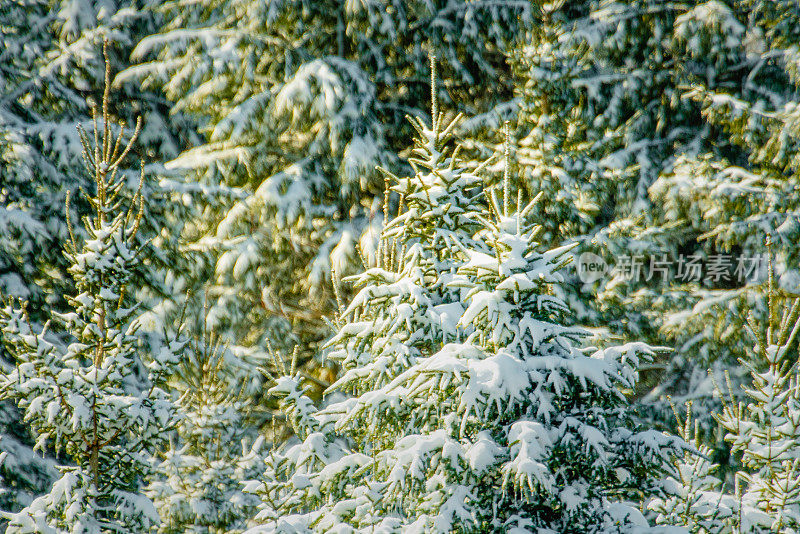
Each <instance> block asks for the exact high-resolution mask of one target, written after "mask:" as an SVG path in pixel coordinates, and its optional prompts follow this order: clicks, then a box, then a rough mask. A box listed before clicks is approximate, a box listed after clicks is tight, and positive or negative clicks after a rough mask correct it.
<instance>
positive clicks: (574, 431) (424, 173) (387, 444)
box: [249, 84, 679, 532]
mask: <svg viewBox="0 0 800 534" xmlns="http://www.w3.org/2000/svg"><path fill="white" fill-rule="evenodd" d="M433 85H434V86H435V84H433ZM434 102H436V100H435V93H434ZM432 117H433V123H432V125H431V126H427V125H425V123H424V122H423V121H422V120H420V119H413V120H412V124H413V125H414V127H415V129H416V130H417V134H418V137H417V138H416V140H415V145H414V149H413V151H412V154H413V156H412V158H411V160H410V163H411V165H412V166H413V168H414V169H415V171H416V172H415V174H413V175H412V176H409V177H405V178H402V179H397V178H393V180H394V181H395V184H394V185H393V186H392V187H391V191H393V192H395V193H396V194H398V195H399V196H400V202H399V204H400V206H402V208H401V209H400V210H399V212H398V215H397V216H396V217H395V218H394V219H392V220H391V221H389V222H388V223H387V225H386V227H385V228H384V231H383V233H382V239H381V248H380V250H379V253H378V254H377V255H376V262H375V263H373V264H370V265H374V266H372V267H370V268H368V269H367V270H366V271H365V272H363V273H362V274H359V275H356V276H353V277H351V278H349V280H352V281H353V282H354V283H355V285H356V287H358V288H359V290H358V292H357V294H356V295H355V297H354V299H353V301H352V302H351V303H350V305H349V306H348V307H347V308H346V309H345V310H343V312H342V313H341V317H340V319H339V323H338V325H339V328H338V332H337V333H336V335H335V336H334V337H333V339H332V340H331V341H330V342H329V347H330V352H329V354H328V357H330V358H331V359H334V360H335V361H337V362H339V363H340V365H341V366H342V368H343V374H342V376H341V377H340V378H339V380H338V381H337V382H336V383H335V384H334V385H333V386H331V388H330V390H329V391H330V392H333V391H336V392H341V393H343V394H345V395H346V396H347V398H346V399H345V400H343V401H341V402H333V403H331V404H330V405H328V406H327V407H326V408H324V409H323V410H321V411H320V412H318V413H316V414H311V413H310V412H309V411H308V410H307V409H306V408H305V406H307V404H308V403H307V402H306V401H304V400H303V399H304V397H303V396H302V389H298V388H297V386H296V385H295V384H296V381H294V382H293V381H291V380H287V381H286V384H285V385H284V388H283V389H284V390H285V392H286V398H287V399H294V400H293V401H292V402H289V403H288V407H289V408H290V409H291V412H292V413H293V414H294V417H295V419H296V420H297V421H302V422H303V423H302V424H300V425H298V426H300V427H301V428H303V429H305V432H304V433H303V434H301V437H304V439H303V441H302V442H301V443H299V444H296V445H291V446H287V447H286V448H284V449H279V450H278V451H277V453H276V455H275V460H274V461H273V462H272V463H271V466H272V467H276V466H277V467H279V468H282V471H279V472H278V473H277V475H278V481H277V482H276V483H274V484H263V483H262V484H253V485H251V486H250V488H249V489H250V490H251V491H256V492H259V493H260V494H261V495H262V496H263V498H264V501H265V505H264V507H263V509H262V512H261V513H260V514H259V517H258V518H257V519H258V520H260V521H262V522H263V523H265V526H264V527H262V528H259V529H254V530H253V531H252V532H298V531H299V532H306V531H310V530H314V531H329V530H342V529H346V530H351V529H352V530H354V531H358V532H367V531H370V532H372V531H376V530H380V531H382V532H384V531H385V532H407V531H417V532H511V531H519V532H525V531H532V530H538V531H543V532H619V531H636V530H637V529H639V531H644V530H641V529H649V528H650V527H648V526H647V521H646V519H645V517H644V516H643V515H642V513H641V512H640V511H639V510H638V509H637V507H636V503H637V502H639V501H641V500H642V496H643V495H648V494H650V492H654V493H655V492H657V491H658V489H657V484H656V480H657V479H658V477H659V474H660V473H661V472H662V470H663V469H664V467H665V466H666V462H667V461H668V460H669V458H670V456H671V454H673V453H674V452H675V451H676V447H679V441H678V440H675V439H673V438H670V437H668V436H666V435H664V434H661V433H659V432H656V431H652V430H644V431H639V430H637V429H634V428H633V427H632V426H631V425H630V419H629V417H628V411H629V408H628V406H626V401H625V398H624V395H623V394H622V391H621V389H623V388H624V389H630V388H632V387H633V386H634V384H635V381H636V366H637V364H638V362H639V359H640V357H642V356H644V357H649V356H651V355H652V350H651V349H650V348H649V347H647V346H646V345H643V344H629V345H626V346H623V347H612V348H608V349H605V350H596V349H591V348H579V347H580V340H581V338H582V337H583V336H584V334H585V333H584V332H582V331H581V330H580V329H577V328H572V327H568V326H563V324H564V318H565V317H566V316H567V315H568V314H569V313H570V312H569V308H568V307H567V306H566V304H565V303H564V302H563V300H561V298H559V296H558V292H559V289H558V286H559V284H560V283H561V281H562V278H561V275H560V273H559V270H560V269H561V268H562V267H563V266H564V265H565V264H566V263H567V262H568V261H569V260H568V257H567V256H566V254H567V252H568V248H563V247H562V248H557V249H552V250H543V249H542V248H541V247H540V246H539V244H538V242H537V241H536V234H537V233H538V232H539V230H538V227H537V226H536V225H532V224H531V223H530V222H529V220H528V218H527V217H528V215H529V214H530V213H531V211H532V209H533V205H534V203H533V202H532V203H530V204H528V205H527V206H522V205H521V201H520V200H519V197H518V200H517V202H516V203H515V202H514V200H513V199H512V198H511V193H510V191H509V187H508V186H509V181H508V179H507V180H505V182H504V186H505V187H504V190H503V192H502V193H501V194H500V195H498V194H497V191H496V190H494V189H492V190H485V189H484V188H483V187H482V181H481V179H480V178H479V177H478V175H477V174H476V173H473V172H468V171H466V170H465V169H464V168H463V167H462V164H461V162H460V160H459V159H458V157H457V154H455V153H453V152H451V151H450V149H449V148H448V147H447V146H446V143H447V141H448V139H449V138H450V136H451V135H452V131H453V129H454V127H455V122H456V121H455V120H454V121H452V122H450V123H449V124H447V123H445V120H444V116H443V114H440V113H439V112H438V110H437V108H436V105H435V104H434V107H433V111H432ZM446 124H447V125H446ZM445 125H446V126H445ZM287 465H288V466H290V468H288V469H287V468H286V467H285V466H287ZM271 474H275V473H274V472H273V473H271ZM281 474H282V475H283V477H282V478H281ZM648 531H649V530H648Z"/></svg>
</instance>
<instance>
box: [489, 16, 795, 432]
mask: <svg viewBox="0 0 800 534" xmlns="http://www.w3.org/2000/svg"><path fill="white" fill-rule="evenodd" d="M798 17H800V10H798V8H797V6H796V5H795V4H792V3H788V2H761V1H749V0H742V1H731V2H720V1H715V0H711V1H693V2H670V1H667V2H658V3H657V4H656V5H654V4H653V3H652V2H648V1H644V0H642V1H638V0H637V1H632V2H615V1H611V0H609V1H599V2H593V1H586V2H568V3H551V4H548V5H546V6H544V7H543V10H542V13H541V14H540V19H539V24H536V25H535V29H534V30H533V31H532V32H531V34H530V39H529V42H528V43H527V45H526V46H525V47H520V48H519V49H517V50H515V51H514V52H512V53H513V55H514V58H515V61H516V67H517V72H518V74H519V82H518V87H519V91H518V96H519V98H520V99H521V100H522V101H523V103H522V106H521V109H520V113H519V117H518V129H517V135H518V136H519V138H520V142H519V143H520V151H519V154H518V157H517V161H518V163H519V170H520V175H521V177H520V182H521V184H522V187H526V188H529V190H531V191H533V192H539V191H543V192H544V195H545V196H544V199H543V202H541V203H540V204H539V207H538V208H537V214H538V215H539V216H540V217H541V220H542V226H543V234H542V239H543V240H544V242H545V243H548V244H550V245H551V246H556V245H561V244H564V243H573V242H577V243H579V247H578V248H577V249H576V250H575V254H576V255H579V254H581V253H583V252H587V251H588V252H594V253H597V254H600V255H602V256H603V257H604V258H605V260H606V261H607V262H608V263H609V265H610V266H611V267H613V266H614V265H616V266H617V269H616V270H615V271H613V272H610V273H609V275H608V276H606V277H604V278H603V279H601V280H599V281H596V282H594V283H590V284H586V285H584V284H582V283H581V282H580V281H579V280H577V279H576V278H577V277H575V276H571V277H570V280H569V283H568V284H566V285H565V288H566V289H567V290H568V296H567V300H568V301H569V302H570V303H571V304H572V303H575V306H576V307H575V310H576V313H577V315H578V318H579V320H580V321H581V322H582V323H585V324H597V323H601V324H605V325H608V326H609V327H610V328H611V329H612V331H613V333H615V334H617V335H622V336H624V337H626V338H629V339H644V340H645V341H648V342H650V343H653V344H658V345H669V346H674V347H675V352H674V353H673V354H671V355H670V356H669V361H665V362H659V364H660V367H661V368H660V369H659V371H663V367H664V366H666V367H667V369H666V370H665V371H663V372H657V373H651V374H650V375H649V376H648V377H646V380H645V381H644V383H643V385H645V386H647V387H648V388H653V387H654V386H655V387H657V389H658V391H663V390H664V389H666V390H667V391H671V392H672V393H674V394H675V395H677V396H679V397H684V396H687V397H688V398H692V397H702V398H703V400H704V401H708V402H712V401H711V398H710V397H711V396H712V395H711V393H712V392H713V386H712V385H711V383H710V381H709V378H708V374H707V372H706V370H707V369H708V368H709V367H713V368H715V369H716V371H715V374H716V375H717V376H721V375H720V373H719V371H721V370H724V369H729V370H730V371H731V375H732V379H733V380H735V381H738V380H740V379H746V376H744V375H742V374H741V373H736V372H735V371H736V363H735V362H736V358H737V357H738V355H740V354H741V353H742V351H743V350H745V348H746V345H747V342H748V341H747V339H746V337H745V336H744V335H743V332H744V328H743V318H744V317H745V316H746V314H747V312H748V310H752V312H753V313H754V315H755V316H756V318H757V319H758V320H763V319H764V318H765V315H766V296H765V294H764V290H763V285H762V282H763V278H760V277H759V276H742V277H740V276H739V275H738V274H737V273H736V269H737V267H739V266H740V265H739V262H740V261H742V262H743V264H742V265H741V266H742V267H743V268H744V269H745V270H749V269H750V268H752V267H753V266H754V264H755V263H756V261H755V260H758V259H760V258H761V257H763V254H764V252H765V251H764V248H763V243H762V239H763V235H764V234H765V233H772V234H773V235H774V236H775V239H776V240H779V241H780V243H781V255H782V256H783V257H782V258H781V261H780V262H779V263H780V264H781V265H784V264H785V265H786V267H785V271H786V272H785V273H784V272H783V267H781V268H780V269H781V272H780V273H779V274H780V275H781V277H782V279H783V282H782V284H784V285H785V288H786V289H787V290H789V291H796V288H795V287H794V286H795V285H796V270H795V269H794V268H793V267H791V266H792V265H794V264H795V263H796V260H797V247H796V243H797V239H796V231H797V229H798V228H800V226H798V225H797V222H798V210H797V197H796V195H793V194H791V193H790V191H794V190H796V189H797V187H798V173H797V166H796V157H795V154H796V153H797V147H796V139H797V136H796V131H797V130H796V124H797V123H796V119H795V118H793V117H796V102H797V100H798V94H799V93H798V85H797V77H796V66H795V61H796V60H795V59H794V58H795V57H796V48H797V45H798V32H797V23H798V20H799V19H798ZM493 146H494V147H495V148H494V149H496V145H488V146H486V147H485V148H484V150H491V149H492V147H493ZM483 157H484V156H481V158H478V160H479V161H480V160H481V159H482V158H483ZM498 179H499V178H498ZM724 256H727V258H728V259H727V261H728V262H730V265H727V266H725V265H724V262H725V261H726V260H725V257H724ZM636 257H638V261H639V262H641V265H642V270H641V275H640V276H636V277H634V276H632V275H633V274H635V271H631V270H627V271H626V269H625V268H624V266H623V258H628V259H633V258H636ZM681 257H682V258H683V259H684V260H686V259H688V258H690V257H695V258H696V259H697V260H699V261H700V262H701V263H702V264H703V271H702V275H701V277H700V279H699V280H694V279H693V277H691V276H686V270H685V269H684V272H683V276H682V275H681V273H680V272H679V261H680V259H681ZM661 260H667V261H668V262H670V263H671V267H670V268H669V272H668V273H667V274H659V272H657V271H656V272H655V274H654V276H653V277H649V276H648V274H649V269H650V265H651V262H655V263H654V264H655V265H656V266H657V262H659V261H661ZM715 261H719V262H720V264H721V265H723V268H722V270H723V271H725V275H724V277H720V278H719V279H715V277H713V276H709V271H708V270H707V269H708V267H709V265H710V264H713V263H714V262H715ZM760 272H763V269H761V268H758V267H757V266H756V268H755V274H758V273H760ZM648 278H649V279H648ZM595 295H596V297H597V298H595ZM646 391H647V390H646V389H645V390H644V391H643V393H644V392H646ZM698 400H700V399H699V398H698ZM662 408H666V403H664V404H663V405H662ZM695 408H696V411H697V415H698V417H700V416H701V414H703V413H704V412H705V411H707V410H706V409H705V408H704V406H703V405H702V404H701V403H699V402H698V403H695ZM663 412H664V415H665V416H666V417H668V414H669V410H668V409H664V410H663ZM703 419H704V421H703V426H706V427H708V426H711V421H710V420H709V419H707V418H703Z"/></svg>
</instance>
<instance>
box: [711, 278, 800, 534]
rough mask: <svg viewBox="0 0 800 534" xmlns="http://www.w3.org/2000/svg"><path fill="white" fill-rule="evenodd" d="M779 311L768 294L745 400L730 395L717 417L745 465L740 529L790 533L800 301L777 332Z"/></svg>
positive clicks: (793, 525) (796, 489) (796, 508)
mask: <svg viewBox="0 0 800 534" xmlns="http://www.w3.org/2000/svg"><path fill="white" fill-rule="evenodd" d="M770 282H772V280H771V273H770ZM769 294H770V295H772V284H771V283H770V293H769ZM776 313H777V309H776V308H775V303H774V301H773V299H772V298H770V302H769V318H770V322H769V323H768V324H769V326H768V328H767V331H766V335H765V336H764V335H762V334H761V332H760V330H758V329H757V328H758V325H757V324H756V323H755V322H754V321H753V319H752V318H751V319H750V329H751V332H752V333H753V334H754V337H755V338H756V346H755V351H754V352H755V354H756V355H757V356H758V358H757V359H748V360H743V361H742V365H744V366H745V368H747V369H748V370H749V371H750V372H751V374H752V377H753V381H752V384H751V385H750V386H749V387H746V388H745V394H746V396H747V402H746V403H744V402H741V401H738V399H736V398H734V397H733V395H730V398H729V399H728V402H727V403H726V405H725V409H724V410H723V412H722V414H721V415H720V416H719V422H720V424H721V425H722V427H723V428H724V429H725V430H726V431H727V432H728V434H727V435H726V440H728V441H730V443H731V447H732V450H733V452H734V453H735V454H737V455H741V459H742V464H743V466H744V470H743V471H740V472H738V473H737V477H736V482H737V484H736V497H737V500H738V501H739V503H740V511H739V525H738V529H739V532H757V533H761V532H764V533H766V532H775V533H781V534H783V533H787V534H788V533H791V532H797V531H798V529H800V477H798V474H800V375H799V374H798V371H797V359H796V358H792V357H790V356H789V354H788V351H789V350H790V349H791V348H792V345H793V343H794V341H795V337H796V335H797V331H798V330H800V321H798V317H800V299H795V300H794V302H793V303H792V305H791V307H787V308H786V311H785V312H784V314H783V317H782V319H781V321H780V323H779V328H778V329H777V331H774V330H773V326H772V325H773V324H775V323H776V322H777V321H776V319H777V317H776V315H775V314H776ZM794 350H796V348H795V349H794ZM762 361H763V362H766V364H767V367H766V369H765V370H758V367H757V366H756V362H762ZM728 389H729V392H730V390H731V385H730V383H728Z"/></svg>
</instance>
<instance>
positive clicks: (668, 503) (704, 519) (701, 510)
mask: <svg viewBox="0 0 800 534" xmlns="http://www.w3.org/2000/svg"><path fill="white" fill-rule="evenodd" d="M673 411H674V412H675V419H676V420H677V423H678V424H677V426H678V428H679V429H680V437H681V438H682V439H683V440H684V442H686V443H689V444H692V445H693V446H694V450H686V451H684V453H683V455H682V456H679V457H678V458H676V459H675V463H674V470H673V473H672V474H671V476H670V477H669V478H667V482H666V484H665V486H666V487H665V493H666V496H663V497H662V496H659V497H655V498H653V499H652V500H651V501H650V502H649V503H648V504H647V508H648V509H649V510H651V511H653V512H655V513H656V514H658V515H657V517H656V523H657V524H660V525H680V526H683V527H685V528H686V529H687V530H688V531H689V532H690V533H691V534H731V533H733V532H734V530H733V525H734V520H735V517H736V512H737V510H738V503H737V502H736V500H735V499H734V497H733V495H730V494H726V493H725V491H724V488H723V484H722V481H721V480H720V478H719V471H720V470H719V466H718V465H716V464H715V463H714V462H713V461H712V459H711V456H712V454H713V452H714V451H713V450H712V449H711V447H709V446H708V445H706V444H705V443H703V441H702V439H701V437H702V436H701V431H700V425H699V421H698V420H697V419H693V417H692V405H691V403H688V404H687V406H686V416H685V418H681V417H680V415H679V414H678V412H677V410H675V407H674V405H673Z"/></svg>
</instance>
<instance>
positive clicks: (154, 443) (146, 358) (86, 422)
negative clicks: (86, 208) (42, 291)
mask: <svg viewBox="0 0 800 534" xmlns="http://www.w3.org/2000/svg"><path fill="white" fill-rule="evenodd" d="M109 78H110V66H109V67H108V68H107V70H106V80H105V82H106V84H105V87H106V89H105V92H104V94H103V99H102V103H101V105H102V107H101V110H100V116H99V117H98V111H97V109H96V108H95V112H94V125H95V128H94V136H93V138H91V139H90V138H89V136H88V135H86V134H85V133H84V132H83V131H81V141H82V144H83V147H84V150H83V157H84V161H85V165H86V172H88V174H89V175H90V176H91V178H92V179H93V182H94V188H93V193H92V195H91V196H87V200H88V202H89V204H90V205H91V206H92V208H93V213H92V215H91V216H87V217H85V218H84V235H85V236H86V237H85V238H84V239H83V244H82V245H81V246H79V245H78V242H79V241H78V239H77V238H76V237H75V235H74V233H73V232H70V238H69V241H68V242H67V246H66V255H67V258H68V260H69V265H70V266H69V273H70V275H72V277H73V279H74V283H75V287H76V293H75V295H74V296H72V297H67V301H68V303H69V306H70V307H71V308H72V311H71V312H69V313H63V314H55V313H54V314H53V316H52V321H48V322H47V323H46V324H45V326H44V327H43V328H42V329H37V328H35V326H34V325H33V323H32V321H31V320H30V317H29V314H28V312H27V306H25V305H22V306H17V305H15V304H14V302H13V301H8V302H5V303H4V304H3V308H2V312H1V313H0V328H2V332H3V341H4V343H5V344H6V348H7V350H8V351H9V353H11V354H12V355H13V356H14V358H15V367H14V369H13V370H11V372H10V373H8V374H4V375H2V377H0V398H2V399H4V400H8V399H11V400H14V401H15V402H16V403H17V405H18V406H19V408H20V410H21V411H22V412H23V414H24V421H25V422H26V423H27V424H29V425H30V426H31V428H32V430H33V432H34V433H35V435H36V447H37V448H38V449H44V448H45V447H46V446H49V445H51V444H52V445H54V446H55V447H56V449H57V450H63V452H64V453H66V455H67V456H68V458H69V459H70V460H71V462H72V463H70V464H67V465H61V466H60V467H59V470H60V471H61V477H60V478H59V479H58V480H57V481H56V482H55V483H54V484H53V486H52V488H51V489H50V491H49V492H48V493H46V494H45V495H42V496H39V497H37V498H36V499H34V500H33V502H31V503H30V504H29V505H28V506H26V507H25V508H24V509H23V510H21V511H20V512H17V513H12V514H9V515H8V516H7V517H8V519H9V525H8V528H7V532H10V533H13V532H41V533H45V532H64V531H69V532H92V533H100V532H143V531H146V530H148V529H149V528H151V527H152V526H153V525H155V524H157V522H158V515H157V513H156V510H155V508H154V507H153V504H152V503H151V502H150V500H149V499H147V498H146V497H145V496H144V495H143V494H142V493H141V485H142V481H143V479H144V478H145V477H146V476H147V475H148V473H149V472H150V455H151V454H152V453H153V452H154V451H155V450H156V449H157V448H158V447H159V446H160V444H161V443H162V442H163V440H164V438H165V431H166V430H168V429H169V428H170V427H171V426H172V425H173V420H174V418H175V407H174V405H173V403H172V401H171V400H170V398H169V395H168V394H167V393H166V392H165V391H163V390H162V389H161V387H160V384H162V383H163V381H164V380H165V378H166V377H167V376H168V375H169V373H170V372H171V369H172V367H173V366H174V365H175V363H176V362H177V358H178V356H179V353H180V350H181V345H182V344H181V343H180V342H178V341H174V342H172V343H169V344H167V345H163V346H161V347H159V350H157V351H155V352H153V353H151V354H143V348H142V346H141V345H142V343H141V338H140V336H138V335H137V329H138V323H137V321H136V314H137V311H138V308H139V306H138V305H137V304H136V302H135V300H134V298H133V289H132V287H131V283H132V280H133V273H134V271H135V269H136V265H137V263H138V262H140V261H141V260H140V259H139V258H140V255H141V254H142V246H141V245H140V241H139V236H138V235H137V234H138V232H139V231H140V228H141V221H142V216H143V211H144V199H143V198H142V196H141V193H137V194H135V195H134V196H133V198H132V199H131V200H129V201H128V200H126V199H125V197H124V196H123V191H124V188H125V178H124V177H123V176H121V175H120V169H121V163H122V162H123V161H124V159H125V157H126V156H127V155H128V153H129V152H130V150H131V147H132V146H133V143H134V142H135V140H136V138H137V137H138V134H139V132H140V127H139V126H140V123H137V128H136V130H135V132H134V133H133V135H131V136H130V138H129V141H128V142H127V143H124V142H123V139H125V138H126V135H125V129H124V127H123V126H121V125H120V126H115V125H114V124H113V123H112V122H111V117H110V115H109V113H108V105H109V98H108V95H109V91H110V79H109ZM140 179H141V181H142V182H143V180H144V171H143V170H142V174H141V178H140ZM139 191H141V188H140V189H139ZM67 211H69V208H68V209H67ZM67 227H68V229H69V228H71V225H70V222H69V220H68V221H67ZM54 325H61V326H62V327H63V331H64V334H65V336H64V337H65V338H66V339H65V342H63V343H61V342H59V341H57V340H56V341H54V340H53V337H52V336H51V335H50V333H49V331H50V327H51V326H54ZM56 339H57V338H56Z"/></svg>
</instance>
